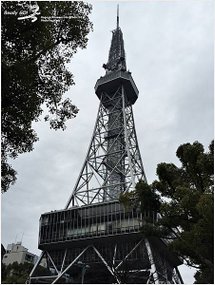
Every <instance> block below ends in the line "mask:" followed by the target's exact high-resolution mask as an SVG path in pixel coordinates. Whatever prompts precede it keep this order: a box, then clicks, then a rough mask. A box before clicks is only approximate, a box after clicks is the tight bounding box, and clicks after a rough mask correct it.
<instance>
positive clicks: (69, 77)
mask: <svg viewBox="0 0 215 285" xmlns="http://www.w3.org/2000/svg"><path fill="white" fill-rule="evenodd" d="M32 2H34V1H3V2H2V118H1V119H2V192H6V191H7V190H8V188H9V186H10V185H11V184H13V183H14V182H15V180H16V171H15V170H14V169H13V168H12V167H11V165H10V164H9V163H8V159H15V158H17V156H18V155H19V154H21V153H24V152H30V151H32V150H33V144H34V142H36V141H37V140H38V137H37V134H36V132H35V130H34V129H33V128H32V122H34V121H38V119H39V116H40V115H41V114H42V113H43V109H44V107H46V109H47V110H48V115H46V116H45V121H49V123H50V127H51V128H53V129H55V130H57V129H62V130H64V129H65V128H66V125H65V123H66V121H67V120H68V119H71V118H74V117H75V116H76V114H77V112H78V108H77V107H76V106H75V105H73V104H72V102H71V100H70V99H68V98H66V99H64V98H63V94H64V93H65V91H67V90H68V89H69V87H70V86H71V85H73V84H74V80H73V74H72V73H71V72H70V71H69V70H68V69H67V65H68V63H69V62H70V59H71V57H72V56H73V55H74V54H75V53H76V52H77V50H78V48H86V45H87V41H88V39H87V35H88V33H89V32H90V30H92V23H91V22H90V21H89V13H90V12H91V9H92V7H91V5H89V4H86V3H84V2H82V1H80V2H76V1H62V2H61V1H40V2H37V3H38V4H36V6H32V4H31V3H32ZM37 6H38V7H37ZM35 7H37V9H39V11H38V13H40V14H39V15H37V16H36V20H34V21H33V20H32V18H25V19H22V20H18V18H17V17H19V16H20V15H22V14H23V12H26V11H28V12H29V10H30V12H29V13H30V14H32V13H31V12H32V9H35ZM17 13H18V14H17ZM16 14H17V15H16Z"/></svg>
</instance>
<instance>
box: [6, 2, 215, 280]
mask: <svg viewBox="0 0 215 285" xmlns="http://www.w3.org/2000/svg"><path fill="white" fill-rule="evenodd" d="M92 3H93V12H92V15H91V20H92V21H93V23H94V32H93V33H91V34H90V36H89V43H88V47H87V49H86V50H80V51H78V53H77V54H76V55H74V57H73V59H72V61H71V64H70V69H71V71H72V72H73V73H74V76H75V78H74V79H75V82H76V85H75V86H73V87H71V89H70V90H69V91H68V92H67V94H66V96H70V98H71V99H72V101H73V103H74V104H76V105H77V106H78V108H79V109H80V111H79V113H78V115H77V118H75V119H73V120H72V121H71V122H69V123H68V128H67V130H66V131H64V132H62V131H57V132H55V131H51V130H50V129H49V127H48V126H47V125H46V124H45V123H43V122H42V121H41V122H39V123H37V124H35V128H36V130H37V132H38V135H39V138H40V141H39V142H38V143H36V144H35V149H34V151H33V152H32V153H28V154H24V155H21V156H20V157H19V158H18V159H17V160H16V161H14V162H13V166H14V167H15V169H16V170H17V171H18V180H17V183H16V184H15V185H14V186H13V187H11V189H10V190H9V191H8V193H6V194H4V195H3V196H2V243H3V244H4V245H5V246H6V245H7V244H8V243H11V242H13V241H14V240H15V237H16V235H17V234H18V236H20V237H19V238H21V234H20V233H22V232H24V236H23V245H24V246H25V247H27V248H29V250H30V251H32V252H35V253H39V251H38V250H37V242H38V226H39V217H40V215H41V214H42V213H44V212H47V211H51V210H55V209H63V208H64V207H65V205H66V202H67V199H68V198H69V196H70V194H71V193H72V190H73V187H74V185H75V182H76V179H77V177H78V175H79V172H80V170H81V167H82V165H83V162H84V159H85V155H86V152H87V149H88V146H89V143H90V139H91V136H92V131H93V127H94V123H95V120H96V114H97V110H98V106H99V100H98V98H97V96H96V95H95V92H94V86H95V83H96V80H97V79H98V78H99V77H100V76H102V75H104V70H103V69H102V64H103V63H105V62H107V58H108V51H109V47H110V40H111V30H113V29H114V28H115V26H116V6H117V3H116V2H92ZM212 11H213V2H212V1H202V2H200V1H143V2H135V3H133V2H126V1H125V2H120V26H121V28H122V31H123V34H124V42H125V50H126V56H127V66H128V68H129V69H130V71H131V72H132V76H133V78H134V81H135V83H136V85H137V87H138V89H139V98H138V100H137V102H136V104H135V105H134V117H135V125H136V131H137V137H138V142H139V147H140V151H141V154H142V158H143V164H144V167H145V171H146V176H147V177H148V181H149V182H152V181H153V180H154V179H155V178H156V165H157V164H158V163H160V162H162V161H165V162H173V163H176V164H177V163H178V160H177V158H176V156H175V152H176V149H177V147H178V146H179V145H180V144H182V143H185V142H193V141H195V140H199V141H200V142H202V143H203V144H204V146H205V147H207V146H208V145H209V143H210V141H211V140H212V138H213V12H212ZM188 271H189V270H188V269H185V270H183V274H182V277H184V280H185V283H191V282H192V280H193V277H192V275H193V273H188Z"/></svg>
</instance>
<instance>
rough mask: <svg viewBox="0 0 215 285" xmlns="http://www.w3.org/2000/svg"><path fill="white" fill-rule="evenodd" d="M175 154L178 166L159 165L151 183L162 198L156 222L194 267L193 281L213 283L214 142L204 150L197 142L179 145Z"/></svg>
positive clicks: (180, 254)
mask: <svg viewBox="0 0 215 285" xmlns="http://www.w3.org/2000/svg"><path fill="white" fill-rule="evenodd" d="M176 155H177V157H178V158H179V160H180V162H181V167H177V166H175V165H174V164H170V163H161V164H159V165H158V167H157V175H158V178H159V180H158V181H155V182H154V183H153V184H152V190H154V191H158V192H159V194H160V195H161V198H163V201H162V204H161V207H160V213H161V215H162V219H161V220H160V222H159V224H160V225H162V226H163V227H164V228H166V229H169V230H170V231H171V232H173V233H174V235H173V236H174V237H176V239H174V241H173V242H172V243H171V248H172V249H173V250H174V251H175V252H177V254H178V255H179V256H181V257H182V258H183V259H184V260H185V261H186V263H187V264H188V265H190V266H193V267H196V268H197V269H198V271H197V273H196V275H195V278H196V282H195V283H213V281H214V280H213V275H214V261H213V252H214V234H213V233H214V186H213V185H214V142H212V143H211V144H210V146H209V151H208V152H205V151H204V147H203V145H202V144H200V143H199V142H194V143H193V144H190V143H187V144H183V145H181V146H180V147H179V148H178V150H177V152H176ZM165 198H168V200H166V199H165Z"/></svg>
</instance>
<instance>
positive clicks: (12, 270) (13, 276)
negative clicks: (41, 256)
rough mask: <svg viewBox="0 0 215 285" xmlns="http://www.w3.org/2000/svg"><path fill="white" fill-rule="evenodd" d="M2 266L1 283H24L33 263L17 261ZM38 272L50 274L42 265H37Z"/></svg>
mask: <svg viewBox="0 0 215 285" xmlns="http://www.w3.org/2000/svg"><path fill="white" fill-rule="evenodd" d="M1 266H2V270H1V272H2V275H1V283H2V284H25V283H26V280H28V278H29V274H30V272H31V270H32V269H33V266H34V264H33V263H29V262H24V263H17V262H13V263H12V264H9V265H7V266H6V265H5V264H4V263H2V264H1ZM38 272H39V274H41V275H50V271H49V270H48V269H47V268H45V267H42V266H39V267H38Z"/></svg>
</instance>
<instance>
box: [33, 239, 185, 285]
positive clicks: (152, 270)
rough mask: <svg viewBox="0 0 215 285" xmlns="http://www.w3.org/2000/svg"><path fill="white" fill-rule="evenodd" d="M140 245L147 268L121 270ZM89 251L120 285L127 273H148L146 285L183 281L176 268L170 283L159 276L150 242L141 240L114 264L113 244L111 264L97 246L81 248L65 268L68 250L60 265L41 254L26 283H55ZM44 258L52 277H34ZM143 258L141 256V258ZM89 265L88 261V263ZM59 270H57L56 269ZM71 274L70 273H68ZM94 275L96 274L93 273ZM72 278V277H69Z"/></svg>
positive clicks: (162, 275) (114, 251)
mask: <svg viewBox="0 0 215 285" xmlns="http://www.w3.org/2000/svg"><path fill="white" fill-rule="evenodd" d="M141 244H142V245H144V246H145V247H146V252H147V256H148V260H149V266H146V267H144V266H143V265H142V267H141V263H140V266H139V268H138V269H129V268H128V269H126V271H125V269H123V265H126V262H127V261H128V258H129V256H131V254H132V253H133V252H134V251H138V250H139V247H140V246H141ZM90 249H92V250H93V251H94V252H95V253H96V254H97V256H98V257H99V259H100V261H101V263H102V264H103V265H104V266H105V268H106V269H107V272H109V273H110V274H111V275H112V276H113V278H114V279H115V281H116V282H117V283H118V284H120V283H122V280H121V278H122V275H123V274H124V273H125V272H127V273H129V275H130V276H132V274H140V275H141V274H143V273H144V272H145V273H148V277H147V280H146V283H147V284H152V283H153V284H161V283H163V284H169V283H175V284H182V283H183V280H182V278H181V276H180V273H179V271H178V269H177V268H173V269H172V271H173V278H172V281H171V282H170V281H169V280H168V278H167V276H164V274H161V272H158V269H157V266H156V262H157V261H156V260H155V259H154V256H153V253H152V250H151V245H150V242H149V241H148V239H145V238H142V239H141V240H139V241H137V242H136V243H135V244H134V245H133V247H132V248H130V249H129V250H128V251H127V253H124V254H125V255H124V257H122V259H121V260H117V262H116V255H117V251H118V250H119V249H118V247H117V244H115V245H114V246H113V259H112V262H111V263H110V260H107V259H106V257H105V256H104V254H103V253H102V252H101V251H100V250H99V249H98V247H97V246H95V245H94V244H91V245H89V246H86V247H85V248H83V249H82V250H81V252H80V253H79V254H78V253H77V255H76V256H74V258H73V259H72V260H70V262H69V264H68V262H67V266H66V267H65V260H66V256H67V254H68V250H67V249H65V250H64V251H63V252H62V253H63V254H62V260H61V264H60V265H59V264H58V265H57V264H56V262H55V261H54V259H53V258H52V257H51V252H50V253H49V252H43V253H42V255H41V257H40V259H39V260H38V262H37V264H36V265H35V266H34V268H33V270H32V272H31V274H30V277H29V282H28V283H32V282H33V283H34V281H37V282H38V283H39V281H40V279H41V280H43V282H45V280H47V281H49V282H50V280H52V284H55V283H57V282H58V281H59V280H60V278H62V277H64V276H65V274H66V273H67V272H68V271H69V270H70V269H71V268H72V266H77V264H78V261H79V260H80V259H81V257H82V256H83V255H84V254H89V255H92V252H89V253H87V252H88V251H89V250H90ZM139 252H141V250H139ZM44 256H46V258H47V264H51V267H52V268H54V269H55V272H53V274H52V275H49V276H35V275H36V270H37V267H38V266H39V264H40V262H41V260H42V258H43V257H44ZM142 258H143V256H142ZM89 264H90V261H89ZM64 267H65V268H64ZM164 267H165V265H164ZM58 268H59V269H58ZM162 272H165V268H163V270H162ZM70 274H71V273H70ZM95 274H96V273H95ZM71 277H73V276H71Z"/></svg>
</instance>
